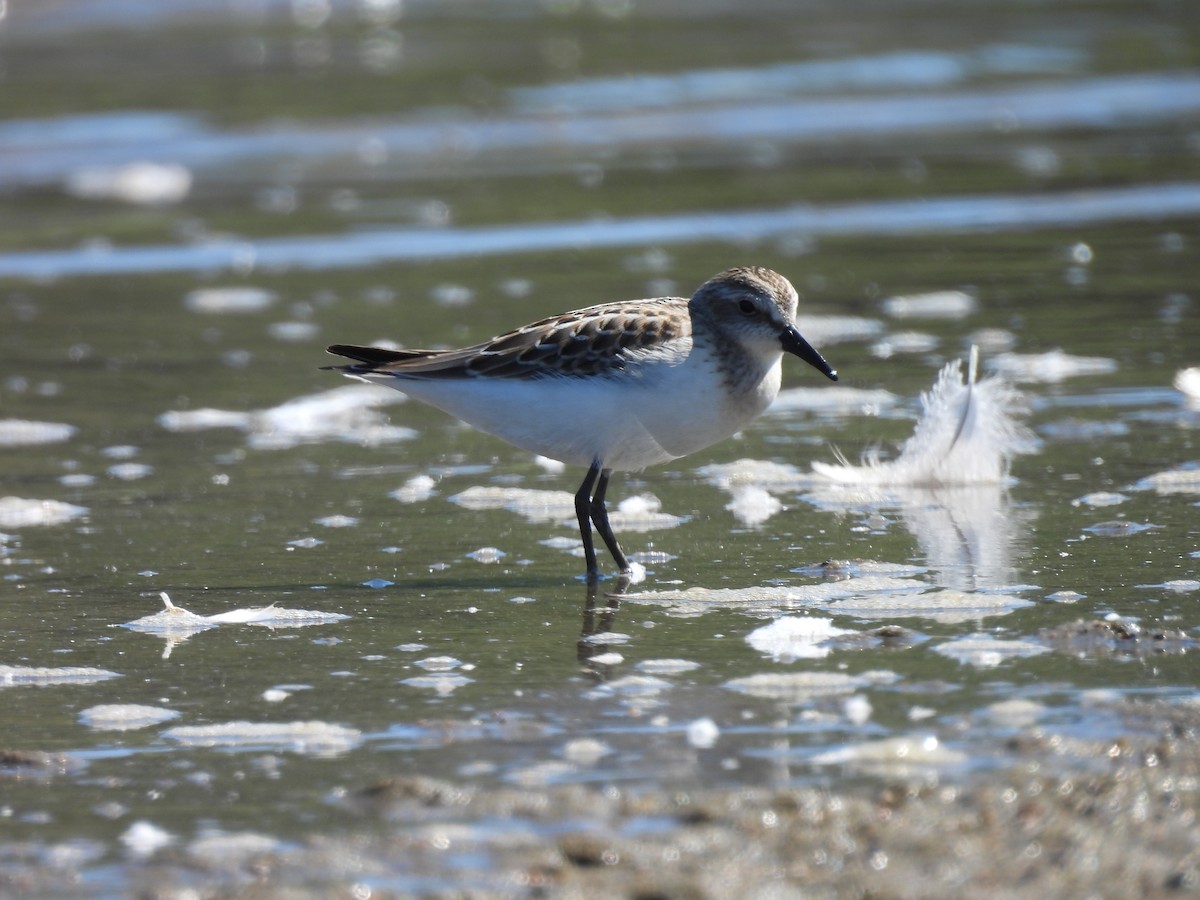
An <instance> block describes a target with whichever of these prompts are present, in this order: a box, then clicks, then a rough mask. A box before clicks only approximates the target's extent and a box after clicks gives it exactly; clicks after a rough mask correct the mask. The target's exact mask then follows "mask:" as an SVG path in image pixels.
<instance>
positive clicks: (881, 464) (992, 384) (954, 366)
mask: <svg viewBox="0 0 1200 900" xmlns="http://www.w3.org/2000/svg"><path fill="white" fill-rule="evenodd" d="M977 372H978V350H977V349H976V348H975V347H972V348H971V355H970V363H969V366H968V371H967V378H966V380H965V381H964V380H963V377H962V361H961V360H955V361H953V362H951V363H947V364H946V365H945V366H944V367H943V368H942V370H941V372H940V373H938V377H937V380H936V381H935V382H934V385H933V387H932V389H930V390H929V391H928V392H926V393H925V394H922V395H921V416H920V418H919V420H918V421H917V426H916V428H915V429H914V431H913V434H912V437H910V438H909V439H908V440H907V441H905V442H904V444H903V446H902V447H901V448H900V454H899V456H897V457H896V458H895V459H893V460H888V461H883V460H880V459H879V457H878V451H870V452H868V453H867V454H866V455H865V457H864V459H863V464H862V465H860V466H855V465H851V464H850V463H848V462H846V461H845V459H844V458H842V461H841V464H840V465H832V464H829V463H822V462H815V463H813V470H814V471H815V472H816V473H817V474H818V475H820V476H822V477H823V478H825V479H828V480H829V481H833V482H838V483H841V484H870V485H882V484H887V485H912V486H929V487H933V486H944V485H969V484H1001V483H1003V482H1004V481H1005V480H1006V479H1007V477H1008V470H1009V464H1010V463H1011V461H1012V458H1013V456H1015V455H1016V454H1018V453H1029V452H1032V450H1033V449H1034V447H1035V439H1034V437H1033V435H1032V433H1031V432H1030V431H1029V430H1028V429H1027V428H1026V427H1025V426H1024V425H1023V424H1021V423H1020V422H1019V421H1018V419H1017V417H1018V415H1020V413H1021V412H1023V410H1024V401H1023V398H1022V396H1021V394H1020V393H1019V392H1018V391H1017V390H1016V389H1015V388H1013V387H1012V386H1011V385H1010V384H1008V383H1007V382H1005V381H1003V380H1001V379H999V378H996V377H992V378H985V379H984V380H983V381H978V380H977Z"/></svg>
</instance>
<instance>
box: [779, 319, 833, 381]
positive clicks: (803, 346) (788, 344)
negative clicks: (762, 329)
mask: <svg viewBox="0 0 1200 900" xmlns="http://www.w3.org/2000/svg"><path fill="white" fill-rule="evenodd" d="M779 343H781V344H783V349H784V350H786V351H787V352H788V353H793V354H795V355H796V356H798V357H800V358H801V359H802V360H804V361H805V362H806V363H808V364H809V365H810V366H812V367H813V368H814V369H816V370H817V371H818V372H820V373H821V374H822V375H824V376H825V377H826V378H828V379H829V380H830V381H837V380H838V377H837V370H836V369H834V368H833V367H832V366H830V365H829V363H827V362H825V357H823V356H822V355H821V354H820V353H818V352H817V351H816V350H814V349H813V346H812V344H810V343H809V342H808V341H806V340H805V339H804V337H803V336H802V335H801V334H800V332H799V331H797V330H796V326H795V325H789V326H788V328H787V330H786V331H784V332H783V333H782V334H781V335H779Z"/></svg>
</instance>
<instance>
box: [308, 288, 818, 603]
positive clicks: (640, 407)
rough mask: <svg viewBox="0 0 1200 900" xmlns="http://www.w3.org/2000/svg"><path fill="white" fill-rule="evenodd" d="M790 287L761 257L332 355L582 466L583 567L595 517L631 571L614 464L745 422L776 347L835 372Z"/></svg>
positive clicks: (590, 562)
mask: <svg viewBox="0 0 1200 900" xmlns="http://www.w3.org/2000/svg"><path fill="white" fill-rule="evenodd" d="M796 302H797V297H796V289H795V288H793V287H792V285H791V283H790V282H789V281H788V280H787V279H786V278H784V277H783V276H782V275H780V274H779V273H777V272H773V271H771V270H770V269H764V268H760V267H757V266H747V267H741V268H735V269H728V270H727V271H724V272H722V273H720V274H719V275H716V276H714V277H713V278H710V279H709V280H708V281H706V282H704V284H702V285H700V287H699V288H698V289H697V290H696V293H695V294H694V295H693V296H692V298H691V300H687V299H684V298H682V297H659V298H655V299H650V300H630V301H626V302H617V303H604V304H601V305H599V306H589V307H587V308H586V309H578V310H575V311H573V312H566V313H562V314H561V315H557V316H551V317H549V318H546V319H541V320H539V321H537V322H533V323H532V324H529V325H525V326H523V327H521V328H518V329H516V330H515V331H510V332H507V333H506V334H502V335H500V336H498V337H494V338H492V339H491V340H490V341H485V342H484V343H482V344H475V345H473V346H470V347H463V348H462V349H459V350H385V349H381V348H377V347H358V346H353V345H348V344H334V345H333V346H331V347H329V348H328V349H329V352H330V353H333V354H336V355H338V356H344V357H347V358H349V359H353V360H357V362H355V363H353V364H352V365H346V366H329V367H327V368H330V369H335V370H337V371H340V372H343V373H344V374H346V375H348V376H350V377H352V378H359V379H362V380H363V381H368V382H372V383H375V384H383V385H387V386H388V387H391V388H395V389H396V390H398V391H403V392H404V393H406V394H408V395H409V396H410V397H414V398H415V399H417V400H421V401H423V402H425V403H428V404H430V405H431V406H435V407H437V408H438V409H441V410H443V411H445V412H447V413H449V414H450V415H452V416H456V417H458V418H459V419H462V420H463V421H464V422H466V423H468V424H470V425H473V426H474V427H476V428H478V429H480V430H481V431H486V432H488V433H489V434H493V435H495V436H496V437H499V438H502V439H503V440H506V441H508V442H509V443H512V444H515V445H516V446H518V447H522V448H524V449H526V450H529V451H532V452H533V453H537V454H540V455H541V456H546V457H549V458H550V459H556V460H560V461H561V462H564V463H570V464H576V465H582V466H587V467H588V470H587V475H586V476H584V479H583V484H581V485H580V486H579V490H578V491H577V492H576V494H575V513H576V516H577V517H578V519H579V534H580V537H581V538H582V539H583V551H584V557H585V559H586V561H587V577H588V580H589V581H594V580H596V579H597V578H598V577H599V567H598V566H597V564H596V550H595V546H594V544H593V542H592V525H593V524H594V525H595V526H596V531H598V532H599V534H600V537H601V538H602V539H603V541H604V543H605V545H606V546H607V547H608V550H609V552H610V553H611V554H612V557H613V560H614V561H615V562H616V563H617V565H618V566H619V567H620V569H621V573H622V574H623V575H624V574H628V573H629V572H630V571H631V567H630V564H629V560H628V559H627V558H626V556H625V554H624V552H622V550H621V547H620V545H619V544H618V543H617V538H616V536H615V535H614V534H613V531H612V528H611V527H610V526H609V524H608V511H607V509H606V508H605V505H604V496H605V493H606V492H607V490H608V482H609V477H610V476H611V475H612V472H613V471H614V470H621V471H631V470H632V471H636V470H640V469H644V468H645V467H646V466H650V465H654V464H655V463H661V462H666V461H668V460H672V459H678V458H679V457H681V456H686V455H687V454H689V453H694V452H695V451H697V450H702V449H703V448H705V447H707V446H709V445H710V444H714V443H716V442H717V441H720V440H723V439H724V438H727V437H729V436H730V435H732V434H734V433H736V432H737V431H739V430H741V429H742V428H744V427H745V426H746V425H747V424H749V423H750V422H751V421H753V420H754V419H755V418H757V417H758V416H759V414H760V413H762V412H763V410H765V409H766V408H767V407H768V406H769V405H770V403H771V401H772V400H774V399H775V396H776V394H778V393H779V381H780V370H781V368H782V358H783V354H784V352H785V351H786V352H788V353H793V354H795V355H796V356H798V357H800V358H801V359H802V360H804V361H805V362H807V363H809V364H810V365H812V366H813V367H815V368H816V369H817V370H818V371H820V372H822V373H823V374H824V375H825V376H827V377H828V378H829V379H830V380H832V381H837V372H836V371H834V370H833V368H831V367H830V365H829V363H827V362H826V361H825V360H824V358H823V357H822V356H821V354H820V353H818V352H817V351H816V350H814V349H813V348H812V346H811V345H810V344H809V343H808V341H806V340H805V339H804V338H803V337H802V336H801V334H800V332H799V331H797V330H796V321H795V317H796Z"/></svg>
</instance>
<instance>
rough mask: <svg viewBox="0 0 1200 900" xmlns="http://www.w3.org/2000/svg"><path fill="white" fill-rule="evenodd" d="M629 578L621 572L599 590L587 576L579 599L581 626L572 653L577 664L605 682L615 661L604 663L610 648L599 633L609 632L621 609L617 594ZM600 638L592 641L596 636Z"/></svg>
mask: <svg viewBox="0 0 1200 900" xmlns="http://www.w3.org/2000/svg"><path fill="white" fill-rule="evenodd" d="M629 584H630V578H629V576H628V575H622V576H620V578H618V579H617V583H616V585H615V586H614V587H613V589H612V590H605V591H603V592H602V591H600V589H599V588H600V585H599V583H598V582H597V581H596V580H595V579H588V582H587V591H586V593H585V595H584V600H583V626H582V628H581V629H580V632H579V640H578V641H577V642H576V643H575V655H576V658H577V659H578V660H579V663H580V665H582V666H583V668H584V669H585V670H586V671H587V672H588V673H589V674H590V675H591V676H592V677H593V678H594V679H595V680H596V681H607V680H608V679H609V678H610V677H611V676H612V670H613V668H614V667H615V665H616V663H615V662H606V661H605V657H607V656H608V655H609V653H610V652H612V651H611V647H610V646H609V644H608V643H606V642H604V640H603V636H604V635H605V634H607V633H608V632H610V631H612V629H613V623H614V622H615V621H616V618H617V610H619V609H620V608H621V596H622V595H623V594H624V593H625V592H626V591H627V590H628V589H629ZM598 637H599V638H600V640H599V641H598V640H596V638H598Z"/></svg>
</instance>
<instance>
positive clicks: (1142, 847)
mask: <svg viewBox="0 0 1200 900" xmlns="http://www.w3.org/2000/svg"><path fill="white" fill-rule="evenodd" d="M1112 712H1114V713H1115V714H1116V718H1115V719H1114V722H1116V723H1119V727H1118V728H1116V729H1115V730H1114V732H1113V733H1112V734H1110V735H1106V736H1102V737H1101V736H1092V737H1086V738H1079V737H1071V736H1068V735H1067V734H1066V733H1064V732H1055V731H1054V730H1051V729H1046V728H1044V727H1030V728H1027V729H1025V730H1022V731H1020V732H1017V733H1015V734H1014V736H1013V737H1012V738H1011V739H1010V741H1009V742H1008V746H1007V747H1006V750H1008V751H1009V754H1010V759H1013V760H1015V762H1013V763H1012V764H1010V765H1008V766H1006V767H1005V768H1004V769H1002V770H995V771H988V772H976V773H974V774H969V775H967V776H966V777H965V778H959V779H957V780H955V781H954V782H953V783H951V782H949V781H946V780H939V778H938V776H937V773H936V771H935V768H934V767H929V766H926V765H923V764H922V762H921V760H920V759H917V760H915V761H914V764H912V765H906V764H905V763H904V760H902V759H895V758H893V759H890V760H880V767H879V769H878V770H877V771H875V772H871V771H869V769H868V770H866V771H864V772H863V774H862V777H860V778H856V779H838V782H837V786H836V787H824V786H797V787H742V788H733V789H716V788H705V787H702V786H696V787H692V788H675V789H669V790H666V789H662V788H647V789H641V788H637V787H632V788H630V787H620V788H618V787H614V786H611V785H609V786H605V785H579V784H572V785H561V786H552V787H542V788H534V789H521V788H517V787H509V786H503V787H490V788H489V787H482V786H478V785H474V784H471V783H469V782H451V781H442V780H436V779H431V778H424V777H420V776H410V775H403V776H396V777H394V778H387V777H385V778H382V779H380V780H377V781H375V782H373V783H370V784H363V785H358V786H354V787H348V788H347V789H346V790H345V791H344V792H339V795H338V796H337V797H334V798H331V801H330V802H331V803H332V804H334V805H336V806H340V807H344V808H345V809H346V810H350V811H352V812H353V813H354V814H355V816H356V817H357V819H358V821H359V822H360V826H361V827H356V828H354V829H339V830H337V831H330V832H328V833H326V832H322V831H313V832H311V833H310V834H308V835H307V836H306V837H302V838H300V839H298V840H286V841H285V840H281V839H278V838H275V837H273V836H271V835H269V834H265V833H252V832H243V833H238V834H226V835H222V836H219V837H209V838H198V839H196V840H194V841H192V842H191V843H189V844H179V845H172V846H167V847H164V848H162V849H158V850H156V851H154V852H149V853H146V854H145V855H144V858H141V859H136V860H135V859H128V860H125V861H118V862H115V863H114V862H113V861H112V860H102V859H93V860H91V861H90V862H88V863H87V864H85V865H83V866H82V867H79V866H77V865H75V863H77V862H79V859H78V856H80V855H84V856H86V850H81V849H80V848H74V849H73V848H72V847H71V846H70V845H69V844H64V845H62V846H60V847H47V846H33V845H22V844H9V845H7V846H0V892H2V893H3V894H5V895H8V896H12V895H27V896H89V897H90V896H139V897H164V898H165V897H406V896H434V897H644V898H650V897H744V896H755V897H793V896H805V897H814V896H816V897H823V896H827V897H858V896H874V897H931V896H956V897H985V896H986V897H1018V896H1020V897H1026V896H1057V897H1067V896H1072V897H1083V896H1091V897H1133V896H1140V897H1168V896H1178V895H1186V894H1190V893H1192V892H1194V891H1195V890H1197V889H1198V888H1200V824H1198V821H1197V813H1198V812H1200V740H1198V737H1200V703H1182V704H1179V703H1164V702H1161V701H1152V702H1137V701H1135V702H1122V703H1119V704H1118V705H1117V706H1116V707H1115V708H1114V709H1113V710H1112ZM3 765H4V774H5V777H7V778H13V777H22V772H21V770H22V769H26V770H29V769H36V768H38V767H39V766H40V767H47V768H53V767H55V766H56V765H57V763H56V762H55V761H54V760H53V759H52V758H50V757H45V758H39V757H37V756H30V757H27V758H24V759H20V758H16V757H6V758H5V759H4V760H3ZM26 774H28V773H26ZM43 774H44V773H43ZM52 779H53V776H52ZM128 843H130V844H131V846H132V844H133V842H128Z"/></svg>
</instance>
